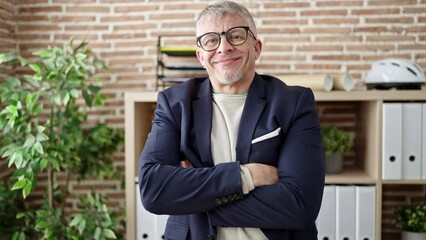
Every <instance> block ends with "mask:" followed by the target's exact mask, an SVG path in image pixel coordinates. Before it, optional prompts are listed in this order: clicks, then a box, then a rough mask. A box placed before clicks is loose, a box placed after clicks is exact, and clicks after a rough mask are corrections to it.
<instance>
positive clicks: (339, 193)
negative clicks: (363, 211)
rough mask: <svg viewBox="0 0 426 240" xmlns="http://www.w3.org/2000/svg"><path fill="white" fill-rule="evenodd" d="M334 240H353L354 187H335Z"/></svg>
mask: <svg viewBox="0 0 426 240" xmlns="http://www.w3.org/2000/svg"><path fill="white" fill-rule="evenodd" d="M336 239H339V240H340V239H346V240H355V186H337V187H336Z"/></svg>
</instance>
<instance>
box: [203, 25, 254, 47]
mask: <svg viewBox="0 0 426 240" xmlns="http://www.w3.org/2000/svg"><path fill="white" fill-rule="evenodd" d="M235 28H243V29H244V30H246V33H247V38H246V40H245V41H244V42H242V43H239V44H233V43H231V42H230V41H229V40H228V37H227V36H228V33H229V32H230V31H232V30H233V29H235ZM249 32H250V33H251V35H252V36H253V38H254V40H256V36H255V35H254V33H253V32H252V31H251V30H250V27H249V26H236V27H232V28H230V29H228V30H226V31H224V32H208V33H204V34H203V35H201V36H198V37H197V38H196V42H197V46H198V47H200V48H202V49H203V50H204V51H206V52H213V51H216V50H217V49H218V48H219V47H220V43H221V42H222V35H225V39H226V41H228V43H229V44H231V45H232V46H240V45H243V44H244V43H246V42H247V39H248V33H249ZM208 34H216V35H217V36H218V37H219V44H218V45H217V47H216V48H215V49H211V50H206V49H204V48H203V46H202V45H201V38H202V37H204V36H206V35H208Z"/></svg>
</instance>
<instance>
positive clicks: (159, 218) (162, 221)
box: [155, 215, 169, 239]
mask: <svg viewBox="0 0 426 240" xmlns="http://www.w3.org/2000/svg"><path fill="white" fill-rule="evenodd" d="M155 217H156V238H155V239H164V232H165V230H166V224H167V219H168V218H169V216H168V215H156V216H155Z"/></svg>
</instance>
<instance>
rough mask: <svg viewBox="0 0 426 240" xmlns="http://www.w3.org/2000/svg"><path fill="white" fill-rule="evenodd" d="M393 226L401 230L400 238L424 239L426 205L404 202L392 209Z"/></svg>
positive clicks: (408, 239)
mask: <svg viewBox="0 0 426 240" xmlns="http://www.w3.org/2000/svg"><path fill="white" fill-rule="evenodd" d="M394 222H395V226H396V227H397V228H398V229H400V230H401V231H402V240H425V239H426V205H425V204H424V203H406V204H403V205H401V206H399V207H398V208H396V209H395V211H394Z"/></svg>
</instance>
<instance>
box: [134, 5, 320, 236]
mask: <svg viewBox="0 0 426 240" xmlns="http://www.w3.org/2000/svg"><path fill="white" fill-rule="evenodd" d="M196 35H197V45H198V46H199V49H198V51H197V57H198V59H199V61H200V62H201V64H202V65H203V66H204V67H205V68H206V71H207V73H208V75H209V77H208V78H207V79H191V80H188V81H187V82H185V83H182V84H180V85H178V86H175V87H171V88H169V89H166V90H164V91H162V92H160V93H159V94H158V103H157V109H156V111H155V118H154V120H153V125H152V130H151V133H150V134H149V136H148V139H147V141H146V144H145V147H144V150H143V152H142V155H141V158H140V160H139V185H140V193H141V197H142V203H143V205H144V207H145V208H146V209H147V210H148V211H150V212H153V213H156V214H169V215H171V216H170V217H169V220H168V223H167V227H166V230H165V238H166V239H179V240H181V239H182V240H185V239H193V240H199V239H219V240H235V239H256V240H258V239H277V240H286V239H300V240H302V239H303V240H309V239H317V230H316V227H315V219H316V217H317V214H318V211H319V208H320V205H321V199H322V192H323V187H324V169H323V153H322V144H321V131H320V123H319V119H318V116H317V114H316V111H315V100H314V97H313V94H312V91H311V90H310V89H308V88H303V87H289V86H286V85H285V84H284V83H283V82H282V81H280V80H278V79H276V78H274V77H270V76H261V75H258V74H257V73H256V72H255V61H256V60H257V59H258V58H259V55H260V52H261V49H262V42H261V41H260V40H259V39H258V38H257V36H256V35H257V31H256V26H255V23H254V21H253V18H252V17H251V15H250V13H249V12H248V11H247V9H246V8H245V7H243V6H241V5H239V4H236V3H233V2H220V3H217V4H213V5H210V6H208V7H207V8H206V9H204V11H203V12H202V13H201V14H200V16H199V18H198V20H197V23H196Z"/></svg>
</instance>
